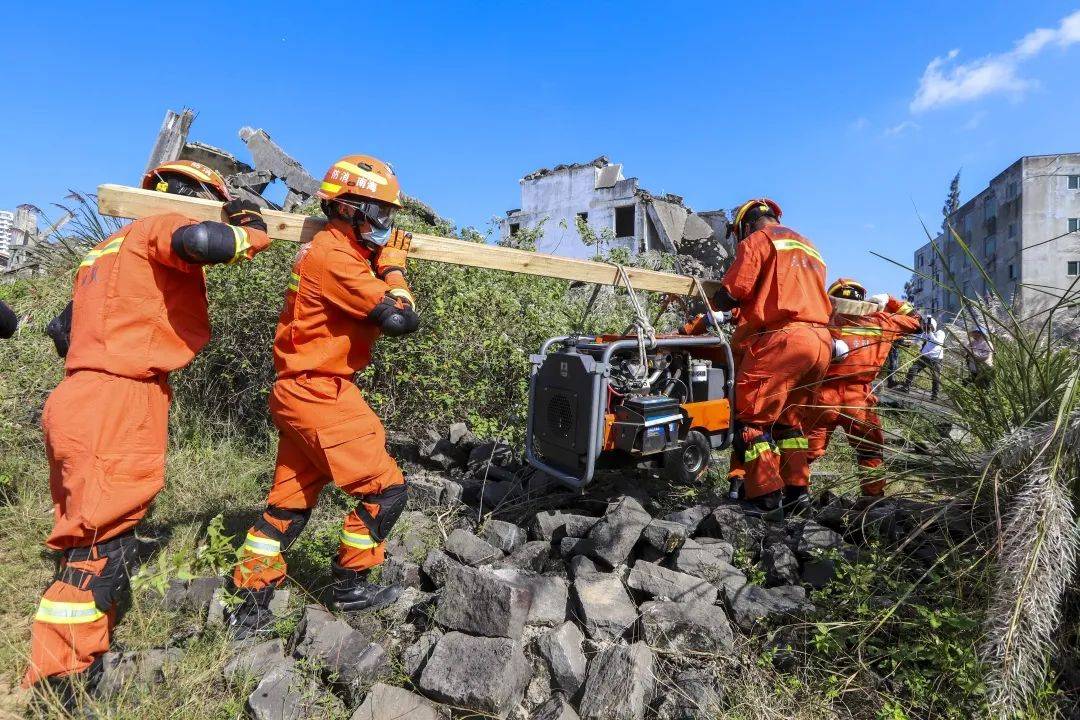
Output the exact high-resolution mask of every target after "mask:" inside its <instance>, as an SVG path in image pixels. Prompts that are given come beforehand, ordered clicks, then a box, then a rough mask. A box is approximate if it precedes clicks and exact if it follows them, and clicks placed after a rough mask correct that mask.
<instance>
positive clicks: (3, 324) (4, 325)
mask: <svg viewBox="0 0 1080 720" xmlns="http://www.w3.org/2000/svg"><path fill="white" fill-rule="evenodd" d="M18 327H19V318H18V317H16V316H15V312H14V311H13V310H12V309H11V308H9V307H8V306H7V305H6V304H5V303H4V301H3V300H0V338H3V339H4V340H7V339H8V338H9V337H11V336H12V335H14V334H15V330H16V329H17V328H18Z"/></svg>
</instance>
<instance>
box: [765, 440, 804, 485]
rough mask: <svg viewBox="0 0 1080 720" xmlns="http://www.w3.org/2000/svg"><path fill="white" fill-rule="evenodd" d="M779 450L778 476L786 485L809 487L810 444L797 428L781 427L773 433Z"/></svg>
mask: <svg viewBox="0 0 1080 720" xmlns="http://www.w3.org/2000/svg"><path fill="white" fill-rule="evenodd" d="M773 439H774V440H775V441H776V447H777V449H779V451H780V478H781V479H782V480H783V481H784V485H785V486H786V487H809V485H810V462H809V455H810V444H809V442H808V441H807V439H806V438H805V437H803V434H802V432H801V431H800V430H798V429H797V428H783V429H779V430H776V431H775V432H774V433H773Z"/></svg>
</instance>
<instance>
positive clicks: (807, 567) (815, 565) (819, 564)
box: [799, 558, 838, 590]
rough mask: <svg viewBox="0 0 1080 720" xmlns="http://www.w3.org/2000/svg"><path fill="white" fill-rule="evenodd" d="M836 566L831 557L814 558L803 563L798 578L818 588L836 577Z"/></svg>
mask: <svg viewBox="0 0 1080 720" xmlns="http://www.w3.org/2000/svg"><path fill="white" fill-rule="evenodd" d="M837 573H838V568H837V566H836V561H835V560H832V559H831V558H815V559H811V560H807V561H806V562H805V563H803V569H802V574H801V575H800V577H799V579H800V580H801V581H802V582H804V583H806V584H807V585H809V586H810V587H812V588H814V589H815V590H820V589H821V588H823V587H825V586H826V585H828V584H829V583H831V582H832V581H833V580H835V579H836V576H837Z"/></svg>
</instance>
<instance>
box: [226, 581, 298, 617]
mask: <svg viewBox="0 0 1080 720" xmlns="http://www.w3.org/2000/svg"><path fill="white" fill-rule="evenodd" d="M224 595H225V588H223V587H221V588H218V589H217V590H214V594H213V597H212V598H211V600H210V607H209V608H208V609H207V611H206V624H207V625H224V624H225V602H224ZM291 596H292V591H291V590H289V588H286V587H280V588H278V589H277V590H275V591H274V597H273V598H271V599H270V613H271V614H272V615H273V616H274V617H276V618H281V617H285V616H286V615H287V614H288V613H289V598H290V597H291Z"/></svg>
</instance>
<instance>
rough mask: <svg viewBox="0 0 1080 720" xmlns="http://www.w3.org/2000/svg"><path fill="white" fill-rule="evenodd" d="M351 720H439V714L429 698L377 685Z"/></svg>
mask: <svg viewBox="0 0 1080 720" xmlns="http://www.w3.org/2000/svg"><path fill="white" fill-rule="evenodd" d="M349 720H439V713H438V711H437V710H436V709H435V706H434V705H432V704H431V703H430V702H429V701H428V700H427V698H423V697H420V696H419V695H417V694H415V693H411V692H409V691H408V690H406V689H405V688H399V687H394V686H393V685H384V684H383V683H375V685H374V686H373V687H372V688H371V690H370V691H369V692H368V694H367V697H365V698H364V702H362V703H361V704H360V707H358V708H356V712H354V713H353V714H352V717H350V718H349Z"/></svg>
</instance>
